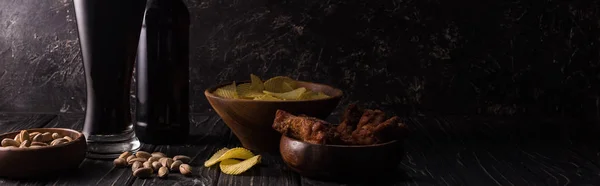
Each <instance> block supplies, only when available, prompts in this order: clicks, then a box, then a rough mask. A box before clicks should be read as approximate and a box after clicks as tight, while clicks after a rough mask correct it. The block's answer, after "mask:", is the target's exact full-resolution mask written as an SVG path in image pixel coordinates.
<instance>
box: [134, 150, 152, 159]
mask: <svg viewBox="0 0 600 186" xmlns="http://www.w3.org/2000/svg"><path fill="white" fill-rule="evenodd" d="M135 157H138V158H145V159H148V158H150V157H152V155H150V153H147V152H145V151H137V152H136V153H135Z"/></svg>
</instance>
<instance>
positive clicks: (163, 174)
mask: <svg viewBox="0 0 600 186" xmlns="http://www.w3.org/2000/svg"><path fill="white" fill-rule="evenodd" d="M168 175H169V169H167V167H160V168H159V169H158V177H159V178H166V177H167V176H168Z"/></svg>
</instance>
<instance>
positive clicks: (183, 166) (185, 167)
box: [179, 164, 192, 176]
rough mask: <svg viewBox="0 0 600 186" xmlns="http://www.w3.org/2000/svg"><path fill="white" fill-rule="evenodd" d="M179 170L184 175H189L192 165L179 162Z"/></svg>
mask: <svg viewBox="0 0 600 186" xmlns="http://www.w3.org/2000/svg"><path fill="white" fill-rule="evenodd" d="M179 172H180V173H181V174H182V175H184V176H189V175H191V174H192V167H191V166H190V165H188V164H181V165H180V166H179Z"/></svg>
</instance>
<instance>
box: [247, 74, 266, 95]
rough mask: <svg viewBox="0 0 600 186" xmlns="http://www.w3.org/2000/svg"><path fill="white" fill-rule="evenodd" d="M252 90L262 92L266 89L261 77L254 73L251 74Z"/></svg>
mask: <svg viewBox="0 0 600 186" xmlns="http://www.w3.org/2000/svg"><path fill="white" fill-rule="evenodd" d="M250 81H251V82H250V83H251V86H250V90H253V91H256V92H262V91H263V90H265V85H264V84H263V82H262V80H260V77H258V76H256V75H254V74H250Z"/></svg>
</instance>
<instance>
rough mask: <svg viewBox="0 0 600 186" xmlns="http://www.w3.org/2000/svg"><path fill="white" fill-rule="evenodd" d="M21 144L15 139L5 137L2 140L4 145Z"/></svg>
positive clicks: (16, 145)
mask: <svg viewBox="0 0 600 186" xmlns="http://www.w3.org/2000/svg"><path fill="white" fill-rule="evenodd" d="M19 146H21V144H20V143H19V142H17V141H15V140H13V139H9V138H4V139H3V140H2V147H19Z"/></svg>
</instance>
